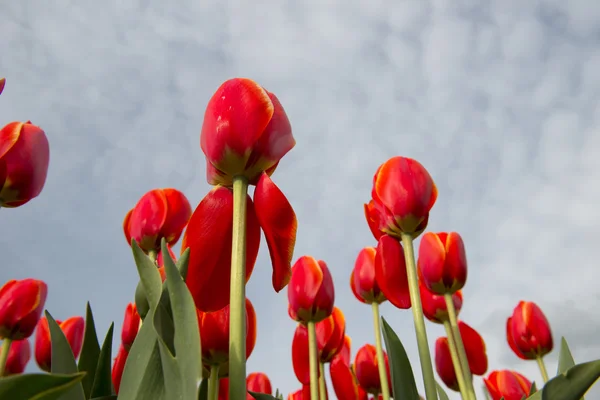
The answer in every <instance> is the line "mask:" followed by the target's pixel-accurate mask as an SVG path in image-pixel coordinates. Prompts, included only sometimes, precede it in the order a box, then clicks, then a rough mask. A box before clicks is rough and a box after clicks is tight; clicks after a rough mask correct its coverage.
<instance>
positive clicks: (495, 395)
mask: <svg viewBox="0 0 600 400" xmlns="http://www.w3.org/2000/svg"><path fill="white" fill-rule="evenodd" d="M483 382H484V383H485V386H486V388H487V390H488V393H489V394H490V396H491V397H492V400H500V399H502V398H504V400H522V399H524V398H526V397H527V396H529V391H530V390H531V382H530V381H529V380H528V379H527V378H525V377H524V376H523V375H521V374H519V373H518V372H515V371H509V370H501V371H493V372H492V373H490V375H489V376H488V377H487V379H484V380H483Z"/></svg>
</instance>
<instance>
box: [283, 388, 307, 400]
mask: <svg viewBox="0 0 600 400" xmlns="http://www.w3.org/2000/svg"><path fill="white" fill-rule="evenodd" d="M288 400H311V399H310V385H303V386H302V389H299V390H296V391H295V392H294V393H290V394H289V395H288Z"/></svg>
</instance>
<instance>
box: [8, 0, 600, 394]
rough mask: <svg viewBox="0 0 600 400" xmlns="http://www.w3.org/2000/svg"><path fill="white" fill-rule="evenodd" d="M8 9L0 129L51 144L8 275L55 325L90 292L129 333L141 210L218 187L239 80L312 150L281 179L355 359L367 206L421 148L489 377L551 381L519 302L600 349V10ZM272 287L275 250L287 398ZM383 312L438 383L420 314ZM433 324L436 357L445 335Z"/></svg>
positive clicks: (435, 221)
mask: <svg viewBox="0 0 600 400" xmlns="http://www.w3.org/2000/svg"><path fill="white" fill-rule="evenodd" d="M0 14H1V15H2V24H1V25H0V37H1V38H2V39H1V40H0V54H2V57H0V76H5V77H6V78H7V85H6V88H5V91H4V93H3V95H2V96H0V123H1V124H5V123H8V122H10V121H13V120H23V121H25V120H31V121H32V122H33V123H35V124H37V125H39V126H41V127H42V128H43V129H44V130H45V131H46V133H47V135H48V139H49V142H50V149H51V160H50V169H49V173H48V179H47V182H46V186H45V189H44V191H43V192H42V194H41V196H40V197H39V198H37V199H36V200H34V201H32V202H31V203H29V204H27V205H26V206H24V207H21V208H19V209H11V210H8V209H3V210H1V211H0V214H1V219H2V224H1V226H2V232H3V234H2V235H1V236H0V254H2V263H3V268H2V269H1V270H0V280H1V281H3V282H4V281H6V280H8V279H11V278H25V277H35V278H39V279H43V280H45V281H46V282H47V283H48V285H49V296H48V301H47V307H48V309H49V310H50V312H51V313H52V314H53V315H54V316H55V317H56V318H58V319H64V318H67V317H69V316H72V315H83V314H84V311H85V302H86V301H87V300H89V301H90V302H91V304H92V307H93V309H94V311H95V315H96V321H97V326H98V328H99V330H101V331H102V333H103V332H104V331H105V330H106V329H107V328H108V325H109V324H110V321H113V320H114V321H115V323H116V328H117V332H119V331H120V327H121V323H122V318H123V312H124V309H125V306H126V304H127V303H128V302H130V301H132V300H133V292H134V289H135V286H136V283H137V275H136V269H135V266H134V264H133V260H132V257H131V252H130V249H129V247H128V246H127V244H126V243H125V240H124V238H123V233H122V228H121V224H122V220H123V217H124V216H125V213H126V212H127V211H128V210H129V209H130V208H131V207H132V206H133V205H134V204H135V202H136V201H137V200H138V198H139V197H140V196H141V195H143V194H144V193H145V192H147V191H148V190H150V189H153V188H157V187H174V188H177V189H179V190H182V191H183V192H184V193H185V194H186V195H187V196H188V198H189V199H190V202H191V203H192V204H193V206H194V207H195V205H196V204H197V203H198V202H199V201H200V200H201V198H202V197H203V196H204V195H205V194H206V193H207V191H208V190H209V186H208V184H207V183H206V179H205V167H204V157H203V154H202V152H201V150H200V145H199V135H200V128H201V125H202V118H203V114H204V108H205V106H206V104H207V102H208V100H209V98H210V96H211V95H212V93H213V92H214V91H215V90H216V89H217V87H218V86H219V85H220V84H221V83H222V82H223V81H224V80H226V79H228V78H231V77H236V76H243V77H249V78H252V79H255V80H256V81H258V82H259V83H260V84H262V85H263V86H264V87H266V88H267V89H268V90H269V91H272V92H274V93H276V94H277V96H278V97H279V99H280V100H281V102H282V104H283V106H284V108H285V109H286V111H287V113H288V116H289V118H290V121H291V123H292V127H293V131H294V135H295V137H296V140H297V145H296V147H295V148H294V149H293V150H292V151H291V152H290V153H289V154H288V155H287V156H286V157H285V158H284V159H283V161H282V162H281V164H280V166H279V168H278V169H277V171H276V173H275V174H274V176H273V179H274V181H275V182H276V183H277V185H279V187H280V188H281V189H282V190H283V192H284V193H285V194H286V195H287V196H288V198H289V200H290V202H291V203H292V205H293V207H294V208H295V210H296V213H297V216H298V220H299V228H298V240H297V246H296V252H295V257H294V259H296V258H298V257H299V256H301V255H304V254H309V255H312V256H314V257H317V258H321V259H323V260H325V261H326V262H327V263H328V265H329V266H330V268H331V270H332V273H333V277H334V281H335V282H336V284H337V296H336V303H337V305H338V306H339V307H340V308H341V309H342V310H344V311H345V313H346V318H347V329H348V333H349V334H350V335H351V336H352V338H353V350H356V349H358V347H359V346H361V345H362V344H364V343H367V342H369V343H373V341H374V338H373V332H372V328H371V315H370V309H369V307H368V306H365V305H361V304H359V303H358V301H357V300H356V299H355V298H354V297H353V295H352V293H351V291H350V289H349V285H348V280H349V274H350V271H351V269H352V267H353V264H354V260H355V257H356V256H357V254H358V252H359V250H360V249H361V248H362V247H364V246H372V245H374V240H373V238H372V236H371V234H370V232H369V229H368V227H367V225H366V222H365V220H364V216H363V209H362V204H363V203H364V202H365V201H367V200H368V199H369V195H370V185H371V180H372V176H373V173H374V172H375V170H376V169H377V167H378V166H379V164H381V163H382V162H384V161H385V160H386V159H388V158H389V157H392V156H396V155H403V156H408V157H412V158H415V159H417V160H419V161H420V162H421V163H422V164H423V165H424V166H425V167H426V168H427V169H428V170H429V171H430V173H431V175H432V176H433V178H434V179H435V181H436V183H437V185H438V188H439V198H438V201H437V203H436V205H435V207H434V209H433V211H432V214H431V218H430V226H429V230H433V231H451V230H452V231H457V232H459V233H460V234H461V235H462V236H463V238H464V240H465V244H466V249H467V254H468V260H469V280H468V283H467V286H466V287H465V290H464V300H465V304H464V308H463V311H462V314H461V317H462V319H464V321H465V322H467V323H469V324H470V325H472V326H473V327H474V328H476V329H477V330H478V331H479V332H480V333H481V334H482V335H483V337H484V339H485V340H486V343H487V346H488V355H489V358H490V370H491V369H501V368H513V369H516V370H518V371H521V372H522V373H524V374H525V375H526V376H527V377H528V378H530V379H532V380H537V381H540V379H541V376H540V374H539V372H538V370H537V367H536V365H535V363H534V362H524V361H521V360H519V359H518V358H517V357H516V356H515V355H514V354H512V353H511V352H510V350H509V348H508V345H507V344H506V340H505V332H504V324H505V321H506V318H507V317H508V316H509V315H510V314H511V312H512V309H513V307H514V306H515V305H516V304H517V303H518V301H519V300H522V299H523V300H532V301H535V302H537V303H538V304H539V305H540V306H541V307H542V309H543V310H544V311H545V312H546V314H547V316H548V318H549V320H550V322H551V324H552V326H553V331H554V336H555V341H556V342H558V341H559V339H560V336H562V335H564V336H566V337H567V339H568V340H569V341H570V343H571V347H572V348H573V353H574V356H575V359H576V360H577V361H581V362H582V361H587V360H591V359H596V358H600V342H599V341H598V336H597V331H598V329H599V322H598V320H597V318H594V316H595V315H597V310H598V308H599V307H600V295H598V290H597V279H598V278H599V277H600V273H599V272H598V267H597V265H598V262H597V248H598V244H597V240H598V235H599V234H600V208H599V206H598V205H599V204H600V189H599V188H600V185H598V184H597V183H598V182H600V158H598V157H597V155H598V154H599V153H600V72H599V71H600V46H598V44H599V41H600V6H596V5H592V3H590V2H588V1H586V0H571V1H569V2H563V1H530V2H521V1H517V0H495V1H494V0H486V1H475V0H460V1H456V0H454V1H450V0H446V1H425V0H404V1H402V2H386V1H370V2H366V1H360V0H345V1H306V2H296V1H275V0H273V1H262V2H242V1H202V2H198V1H191V0H190V1H183V0H182V1H178V2H172V3H170V2H161V1H156V0H147V1H129V2H120V1H116V0H112V1H108V0H107V1H105V2H92V1H80V2H70V1H56V2H53V3H52V4H45V3H43V2H35V3H34V2H32V1H25V2H4V3H2V4H1V5H0ZM594 182H596V183H594ZM270 276H271V271H270V265H269V260H268V251H267V247H266V244H265V243H264V242H263V244H262V246H261V252H260V256H259V259H258V262H257V266H256V268H255V271H254V274H253V276H252V279H251V280H250V283H249V284H248V298H249V299H250V300H251V301H252V302H253V303H254V305H255V307H256V310H257V313H258V319H259V320H258V327H259V334H258V342H257V346H256V349H255V351H254V354H253V355H252V356H251V358H250V359H249V361H248V372H252V371H264V372H266V373H267V374H268V375H269V376H270V377H271V379H272V381H273V384H274V386H275V387H279V388H280V389H281V390H282V391H283V392H284V393H286V394H287V393H289V392H292V391H294V390H296V389H298V388H299V384H298V382H297V381H296V378H295V376H294V373H293V370H292V366H291V358H290V354H291V347H290V346H291V341H292V336H293V331H294V327H295V324H294V322H293V321H292V320H291V319H290V318H289V317H288V316H287V296H286V292H285V291H284V292H282V293H280V294H278V295H276V294H275V293H274V292H273V290H272V288H271V286H270V281H271V278H270ZM382 312H383V314H384V316H385V317H386V318H387V319H388V320H389V322H390V323H391V325H392V326H393V328H394V329H395V330H396V331H397V332H398V334H399V335H400V337H401V339H402V340H403V342H404V344H405V346H406V347H407V351H408V352H409V355H410V358H411V360H412V361H413V362H414V363H415V374H416V376H417V378H418V380H419V384H421V382H420V370H419V368H418V367H417V366H416V365H417V364H416V363H417V362H418V355H417V348H416V341H415V338H414V331H413V322H412V315H411V313H410V311H400V310H396V309H394V308H393V307H391V306H390V305H385V306H383V307H382ZM428 333H429V338H430V345H433V343H434V341H435V339H436V338H437V337H438V336H441V335H442V334H443V331H442V329H441V328H440V327H438V326H434V325H432V324H428ZM115 344H116V340H115ZM353 354H354V352H353ZM557 354H558V351H557V350H555V351H554V352H553V353H552V354H551V355H550V356H549V357H548V363H549V369H550V370H551V371H555V369H556V357H557ZM31 368H32V369H33V368H34V366H33V364H32V366H31ZM476 386H478V387H479V386H481V384H480V381H479V380H478V381H477V382H476ZM595 393H596V395H597V396H598V395H600V388H597V389H596V390H595ZM454 398H457V396H455V397H454Z"/></svg>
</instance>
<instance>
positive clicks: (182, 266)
mask: <svg viewBox="0 0 600 400" xmlns="http://www.w3.org/2000/svg"><path fill="white" fill-rule="evenodd" d="M167 254H169V252H167ZM169 258H171V255H170V254H169ZM189 261H190V249H189V247H188V248H187V249H185V251H184V252H183V254H182V255H181V257H179V260H177V263H176V264H175V265H176V266H177V270H178V271H179V275H181V278H183V280H184V281H185V278H186V277H187V271H188V265H189Z"/></svg>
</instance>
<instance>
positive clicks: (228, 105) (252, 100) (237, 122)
mask: <svg viewBox="0 0 600 400" xmlns="http://www.w3.org/2000/svg"><path fill="white" fill-rule="evenodd" d="M295 144H296V141H295V140H294V137H293V136H292V127H291V125H290V122H289V120H288V118H287V115H286V114H285V111H284V109H283V107H282V105H281V103H280V102H279V100H278V99H277V96H275V95H274V94H273V93H270V92H267V91H266V90H265V89H264V88H262V87H261V86H260V85H258V84H257V83H256V82H254V81H252V80H250V79H245V78H235V79H230V80H228V81H226V82H225V83H223V84H222V85H221V86H220V87H219V88H218V89H217V91H216V92H215V94H214V95H213V96H212V97H211V99H210V100H209V102H208V105H207V106H206V112H205V114H204V122H203V124H202V132H201V134H200V147H201V148H202V151H203V152H204V155H205V156H206V175H207V180H208V183H209V184H211V185H223V186H231V185H232V180H233V177H234V176H245V177H246V178H247V179H248V181H249V183H250V184H253V185H254V184H256V182H257V181H258V179H259V178H260V175H261V174H262V173H263V172H266V173H267V174H268V175H271V174H272V173H273V172H274V171H275V168H276V167H277V164H278V163H279V160H281V158H282V157H283V156H284V155H285V154H286V153H287V152H288V151H290V150H291V149H292V148H293V147H294V146H295Z"/></svg>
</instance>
